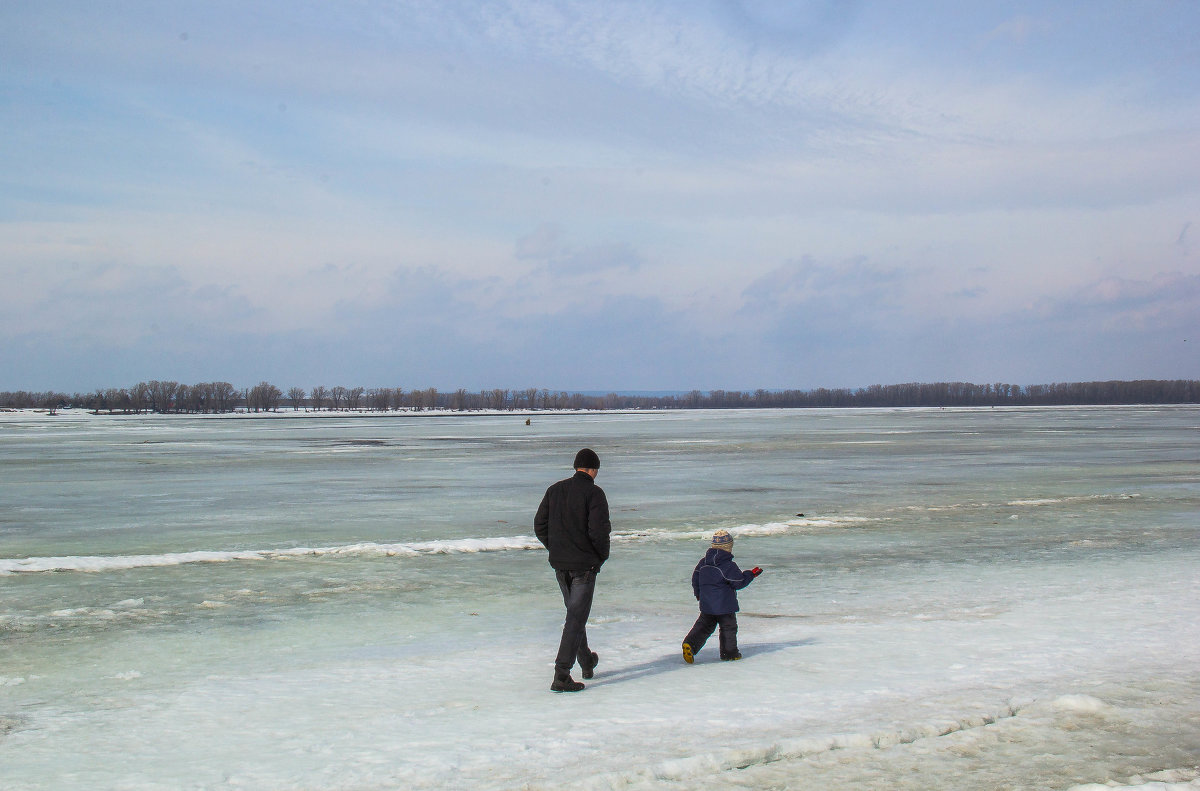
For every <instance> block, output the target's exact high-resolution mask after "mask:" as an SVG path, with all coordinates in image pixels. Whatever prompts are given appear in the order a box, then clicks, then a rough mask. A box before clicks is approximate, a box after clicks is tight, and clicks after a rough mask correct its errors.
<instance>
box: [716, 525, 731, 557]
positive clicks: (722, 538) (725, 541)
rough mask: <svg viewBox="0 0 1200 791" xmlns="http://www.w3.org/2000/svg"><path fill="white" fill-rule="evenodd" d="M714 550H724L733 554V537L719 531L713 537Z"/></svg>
mask: <svg viewBox="0 0 1200 791" xmlns="http://www.w3.org/2000/svg"><path fill="white" fill-rule="evenodd" d="M712 546H713V549H723V550H725V551H726V552H730V553H732V552H733V536H731V535H729V533H727V532H725V531H724V530H718V531H717V532H715V533H713V537H712Z"/></svg>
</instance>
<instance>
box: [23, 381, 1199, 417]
mask: <svg viewBox="0 0 1200 791" xmlns="http://www.w3.org/2000/svg"><path fill="white" fill-rule="evenodd" d="M1195 403H1200V381H1197V380H1191V379H1177V380H1139V381H1132V382H1129V381H1112V382H1073V383H1062V384H1046V385H1027V386H1021V385H1012V384H984V385H978V384H970V383H967V382H937V383H934V384H924V383H911V384H898V385H871V386H870V387H863V388H858V389H848V388H847V389H835V390H830V389H826V388H818V389H816V390H762V389H760V390H755V391H753V392H750V391H740V390H710V391H701V390H692V391H691V392H689V393H679V394H676V393H672V394H667V395H626V394H618V393H608V394H607V395H603V396H598V395H589V394H584V393H569V392H565V391H552V390H547V389H544V388H542V389H539V388H536V387H531V388H528V389H525V390H510V389H500V388H497V389H493V390H480V391H478V392H475V391H468V390H463V389H459V390H455V391H453V392H442V391H439V390H438V389H437V388H435V387H430V388H426V389H424V390H405V389H403V388H400V387H377V388H372V389H366V388H363V387H350V388H347V387H341V386H338V387H326V386H324V385H319V386H317V387H314V388H312V390H311V391H306V390H305V389H304V388H302V387H292V388H290V389H289V390H288V391H287V393H286V395H285V394H284V393H283V391H281V390H280V389H279V388H278V387H276V386H275V385H273V384H271V383H270V382H259V383H258V384H257V385H255V386H254V387H248V388H243V389H240V390H239V389H238V388H236V387H234V386H233V385H232V384H230V383H229V382H204V383H201V384H194V385H186V384H180V383H179V382H160V381H157V380H155V381H150V382H139V383H138V384H136V385H134V386H133V387H126V388H108V389H98V390H96V391H94V392H91V393H75V394H73V395H67V394H65V393H56V392H43V393H36V392H27V391H18V392H0V408H4V409H31V408H40V409H47V410H49V411H51V412H55V411H57V410H59V409H66V408H76V409H86V410H89V411H91V412H95V413H97V414H143V413H151V412H154V413H159V414H220V413H225V412H234V411H239V410H240V411H247V412H277V411H279V410H280V409H289V408H290V409H291V410H292V411H299V410H301V409H303V410H306V411H344V412H400V411H406V412H421V411H425V410H433V409H442V410H453V411H479V410H497V411H517V410H521V411H525V410H546V409H577V410H578V409H753V408H770V407H774V408H780V407H788V408H802V407H814V408H819V407H921V406H926V407H928V406H933V407H939V406H1059V405H1061V406H1074V405H1079V406H1083V405H1104V404H1195Z"/></svg>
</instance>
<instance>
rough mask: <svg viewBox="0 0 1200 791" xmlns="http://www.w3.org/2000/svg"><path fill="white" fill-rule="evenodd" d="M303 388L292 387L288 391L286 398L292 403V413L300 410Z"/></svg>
mask: <svg viewBox="0 0 1200 791" xmlns="http://www.w3.org/2000/svg"><path fill="white" fill-rule="evenodd" d="M304 395H305V393H304V388H303V387H292V388H289V389H288V393H287V397H288V400H289V401H291V402H292V411H293V412H295V411H296V410H298V409H299V408H300V403H301V402H302V401H304Z"/></svg>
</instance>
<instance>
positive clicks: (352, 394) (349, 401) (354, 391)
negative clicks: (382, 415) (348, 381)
mask: <svg viewBox="0 0 1200 791" xmlns="http://www.w3.org/2000/svg"><path fill="white" fill-rule="evenodd" d="M365 392H366V390H365V389H364V388H361V387H352V388H350V389H349V390H347V391H346V409H349V410H350V411H351V412H357V411H358V407H359V405H360V404H361V403H362V397H363V393H365Z"/></svg>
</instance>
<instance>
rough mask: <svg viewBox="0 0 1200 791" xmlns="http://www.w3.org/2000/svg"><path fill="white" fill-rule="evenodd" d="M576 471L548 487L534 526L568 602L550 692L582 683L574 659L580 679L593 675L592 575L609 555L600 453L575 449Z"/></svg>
mask: <svg viewBox="0 0 1200 791" xmlns="http://www.w3.org/2000/svg"><path fill="white" fill-rule="evenodd" d="M574 467H575V474H574V475H572V476H571V477H570V478H567V479H565V480H562V481H559V482H558V483H555V484H553V485H552V486H551V487H550V488H549V489H547V490H546V495H545V496H544V497H543V498H542V502H541V505H539V506H538V510H537V516H535V517H534V518H533V530H534V533H536V534H537V537H538V541H541V542H542V544H543V546H545V547H546V549H548V550H550V565H551V566H552V567H553V568H554V571H555V575H556V576H557V577H558V587H559V589H560V590H561V591H562V595H563V604H565V605H566V607H567V617H566V621H565V622H564V623H563V631H562V640H561V641H560V642H559V644H558V656H557V657H556V658H555V660H554V682H553V683H552V684H551V685H550V689H551V691H553V692H578V691H579V690H581V689H583V684H581V683H579V682H578V681H576V680H575V679H573V678H571V668H573V667H574V666H575V660H576V659H578V660H579V667H580V668H581V669H582V671H583V677H584V678H591V677H592V674H593V671H594V670H595V668H596V663H597V662H598V661H599V659H600V657H599V656H598V655H596V654H595V653H593V652H592V649H591V648H589V647H588V641H587V629H586V627H587V619H588V614H589V613H590V612H591V610H592V594H593V592H594V591H595V589H596V574H597V572H599V571H600V567H601V566H602V565H604V561H606V560H608V534H609V531H610V530H611V529H612V525H611V524H610V523H609V520H608V498H606V497H605V496H604V490H603V489H601V488H600V487H599V486H597V485H596V474H597V473H598V472H599V471H600V457H599V456H597V455H596V452H595V451H593V450H592V449H591V448H584V449H583V450H581V451H579V453H577V454H575V464H574Z"/></svg>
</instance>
